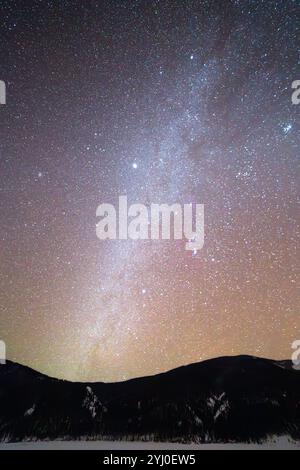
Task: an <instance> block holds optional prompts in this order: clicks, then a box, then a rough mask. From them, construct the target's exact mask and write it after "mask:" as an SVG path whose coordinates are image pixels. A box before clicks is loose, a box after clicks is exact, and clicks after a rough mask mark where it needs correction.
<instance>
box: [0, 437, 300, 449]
mask: <svg viewBox="0 0 300 470" xmlns="http://www.w3.org/2000/svg"><path fill="white" fill-rule="evenodd" d="M230 449H236V450H241V449H247V450H248V449H249V450H250V449H261V450H268V449H274V450H275V449H276V450H284V449H291V450H292V449H294V450H300V442H299V441H298V442H295V441H292V440H291V439H290V438H288V437H280V438H274V439H270V440H269V441H267V442H265V443H263V444H178V443H168V442H140V441H134V442H126V441H38V442H16V443H1V444H0V450H171V451H176V450H230Z"/></svg>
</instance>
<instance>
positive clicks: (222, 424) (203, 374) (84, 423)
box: [0, 356, 300, 443]
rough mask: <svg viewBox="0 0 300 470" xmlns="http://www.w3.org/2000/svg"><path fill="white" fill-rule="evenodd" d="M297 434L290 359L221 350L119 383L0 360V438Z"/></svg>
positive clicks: (222, 438) (297, 389)
mask: <svg viewBox="0 0 300 470" xmlns="http://www.w3.org/2000/svg"><path fill="white" fill-rule="evenodd" d="M282 435H284V436H290V437H291V438H292V439H293V440H300V371H297V370H294V369H293V368H292V365H291V362H290V361H273V360H267V359H260V358H255V357H250V356H236V357H220V358H217V359H211V360H208V361H204V362H200V363H196V364H191V365H188V366H184V367H179V368H177V369H174V370H171V371H169V372H165V373H161V374H158V375H154V376H149V377H141V378H137V379H132V380H128V381H126V382H118V383H77V382H67V381H64V380H58V379H54V378H50V377H47V376H45V375H43V374H40V373H38V372H36V371H34V370H32V369H30V368H28V367H25V366H21V365H19V364H16V363H12V362H10V361H8V362H7V363H6V364H5V365H1V366H0V440H6V441H22V440H44V439H71V440H75V439H99V440H104V439H110V440H118V439H124V440H151V441H178V442H199V443H202V442H250V441H255V442H262V441H264V440H265V439H268V438H272V437H275V436H282Z"/></svg>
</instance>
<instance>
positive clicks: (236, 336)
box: [0, 0, 300, 381]
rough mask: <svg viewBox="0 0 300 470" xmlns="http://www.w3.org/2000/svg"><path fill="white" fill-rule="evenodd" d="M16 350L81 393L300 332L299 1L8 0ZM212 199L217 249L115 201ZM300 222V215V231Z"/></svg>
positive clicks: (0, 46)
mask: <svg viewBox="0 0 300 470" xmlns="http://www.w3.org/2000/svg"><path fill="white" fill-rule="evenodd" d="M0 11H1V29H0V38H1V40H0V79H1V80H4V81H5V83H6V87H7V98H6V100H7V104H6V105H5V106H0V214H1V225H0V242H1V253H0V256H1V265H0V270H1V277H0V283H1V286H0V287H1V291H0V296H1V302H0V332H1V334H0V339H2V340H4V341H5V342H6V345H7V353H8V357H9V358H10V359H12V360H16V361H18V362H21V363H23V364H27V365H30V366H31V367H34V368H36V369H38V370H40V371H43V372H45V373H47V374H50V375H54V376H57V377H64V378H67V379H72V380H105V381H114V380H123V379H126V378H129V377H134V376H141V375H147V374H154V373H157V372H159V371H162V370H166V369H170V368H173V367H176V366H178V365H182V364H186V363H191V362H195V361H200V360H203V359H206V358H211V357H215V356H222V355H234V354H252V355H258V356H265V357H272V358H285V359H287V358H289V357H290V355H291V343H292V342H293V341H294V340H295V339H299V338H298V337H299V335H300V320H299V296H297V294H296V285H297V268H298V267H299V264H298V262H297V252H296V244H297V237H298V236H299V231H298V229H299V225H298V224H297V222H298V221H299V218H298V215H299V214H298V212H297V211H298V209H299V208H298V207H297V195H298V185H299V173H298V174H297V168H299V167H298V162H299V140H300V138H299V135H300V134H299V115H300V105H299V106H295V105H293V104H292V101H291V95H292V88H291V84H292V82H293V81H294V80H297V79H300V76H299V72H300V71H299V62H298V61H299V55H298V54H299V3H298V2H297V1H292V0H284V1H283V0H281V1H254V0H230V1H226V2H224V1H203V0H186V1H183V0H180V1H179V0H178V1H177V0H172V1H171V0H132V1H119V0H114V1H111V0H102V1H93V2H90V1H79V0H75V1H67V0H64V1H59V2H57V1H38V0H28V1H26V2H21V1H17V0H16V1H7V0H4V1H2V2H1V6H0ZM120 195H127V197H128V202H129V203H130V204H132V203H136V202H137V203H141V204H145V205H146V206H147V205H150V204H151V203H166V204H172V203H175V202H177V203H180V204H184V203H189V202H193V203H199V204H204V205H205V242H204V247H203V249H202V250H200V251H198V252H191V251H186V250H185V249H184V241H183V240H182V241H180V240H175V241H174V240H170V241H165V240H143V241H133V240H106V241H100V240H99V239H98V238H97V236H96V230H95V225H96V208H97V206H98V205H99V204H101V203H103V202H107V203H111V204H116V205H117V203H118V198H119V196H120ZM297 219H298V220H297Z"/></svg>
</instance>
